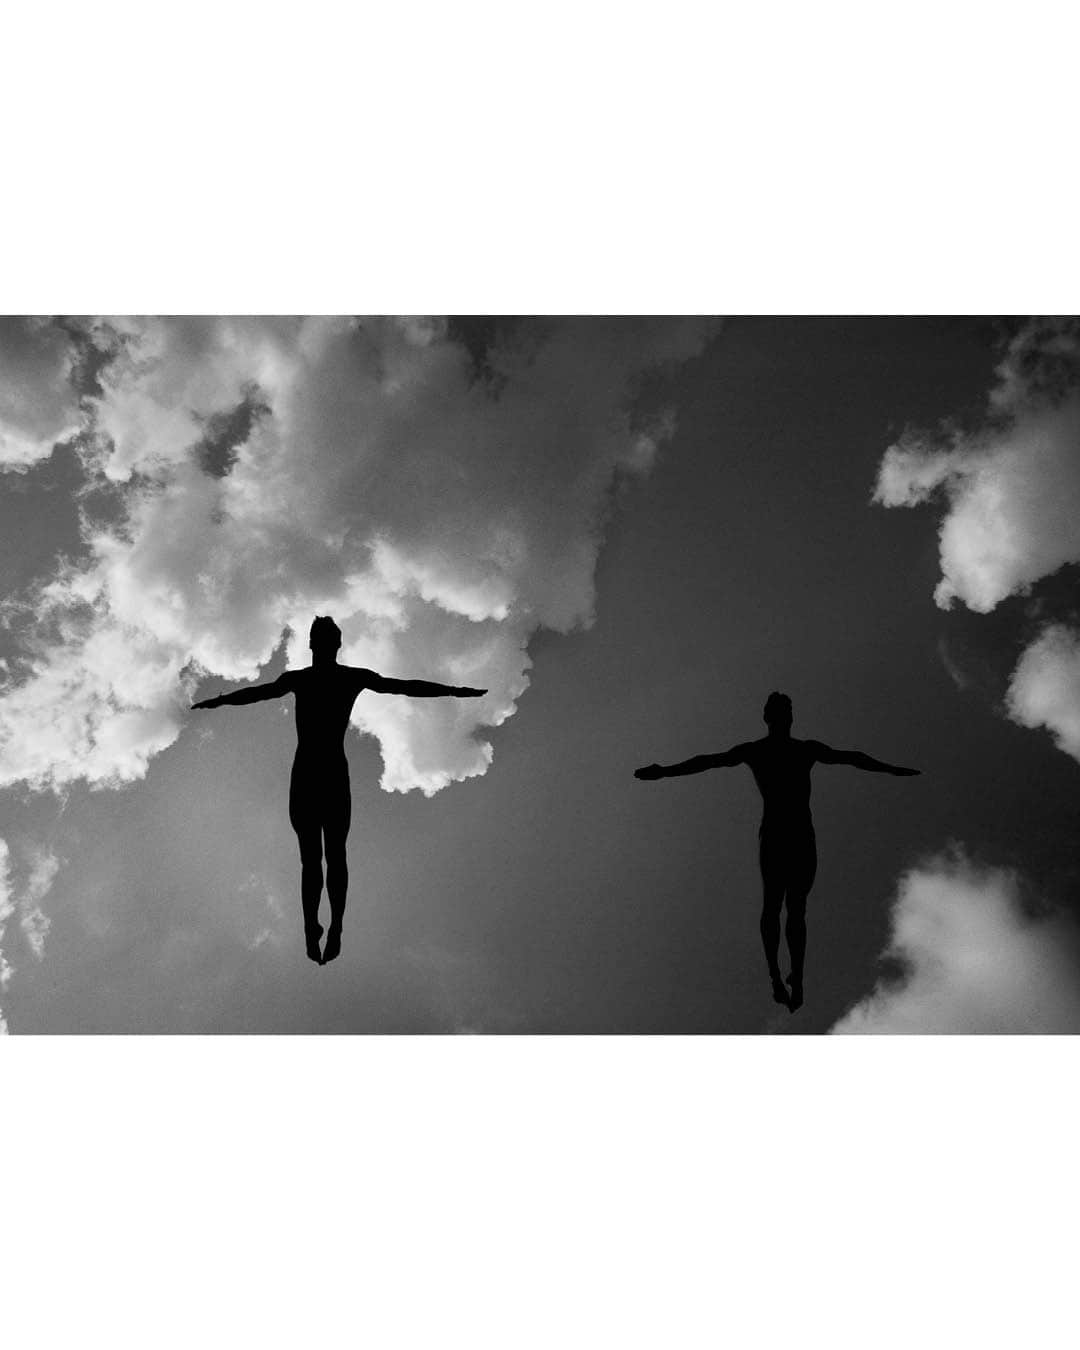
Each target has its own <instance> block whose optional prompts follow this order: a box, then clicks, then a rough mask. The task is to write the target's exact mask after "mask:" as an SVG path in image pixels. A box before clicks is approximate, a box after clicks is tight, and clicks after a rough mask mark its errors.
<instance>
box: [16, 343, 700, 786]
mask: <svg viewBox="0 0 1080 1350" xmlns="http://www.w3.org/2000/svg"><path fill="white" fill-rule="evenodd" d="M87 331H88V332H90V333H92V335H93V341H94V344H95V349H96V350H98V351H100V352H106V353H107V354H108V360H107V361H106V362H105V363H104V364H103V365H102V366H101V367H100V369H98V370H96V371H95V383H94V388H93V390H92V391H90V393H89V394H87V395H86V397H85V398H84V404H85V406H86V408H87V416H88V418H89V419H90V420H89V423H88V430H87V432H86V433H84V435H83V437H82V438H80V454H81V456H82V461H83V463H84V466H85V469H86V473H87V477H88V482H94V483H104V484H109V485H111V486H112V491H113V492H114V494H115V495H116V497H117V498H118V501H119V503H120V507H121V514H122V520H121V523H120V524H119V525H115V524H114V525H112V526H110V527H107V528H106V527H103V526H100V525H95V524H93V523H92V522H91V520H90V519H89V518H88V517H87V518H86V519H85V520H84V543H85V552H86V556H85V557H84V558H83V559H82V560H81V561H79V562H78V563H77V564H74V565H71V564H68V565H65V566H64V567H63V568H61V569H60V570H59V571H58V572H57V574H56V576H54V577H53V578H51V579H50V580H49V581H48V582H47V583H45V584H43V585H42V586H41V587H40V588H39V590H38V592H37V593H36V594H35V595H34V596H33V597H32V603H33V613H32V619H33V622H32V623H31V624H30V626H29V629H28V631H27V633H26V634H25V636H24V646H23V652H22V658H21V663H19V664H16V666H15V667H14V669H13V670H12V671H10V672H8V673H7V675H6V677H5V680H4V683H3V684H0V783H13V782H18V781H23V782H27V783H29V784H31V785H33V786H35V787H39V788H40V787H53V788H56V789H59V788H62V787H63V786H64V785H65V784H67V783H70V782H73V781H75V780H79V779H82V780H85V781H88V782H90V783H91V784H95V785H105V784H112V783H119V782H125V781H131V780H132V779H135V778H138V777H140V776H141V775H143V774H144V773H145V772H146V767H147V764H148V763H149V761H150V759H151V758H152V757H153V756H154V755H155V754H157V753H158V752H159V751H160V750H162V749H164V748H165V747H166V746H168V745H169V744H171V743H172V741H174V740H175V739H176V737H177V735H178V734H179V731H180V727H181V723H182V715H183V710H184V708H185V706H186V703H187V702H188V701H189V694H190V692H191V690H192V689H193V687H194V685H195V683H196V682H197V680H198V679H199V678H201V677H203V676H206V675H213V676H218V677H220V678H221V679H224V680H227V681H230V682H231V681H237V680H247V679H253V678H255V677H256V676H257V675H258V673H259V670H260V668H261V667H262V666H264V665H265V664H266V663H267V661H268V660H269V659H270V657H271V656H272V654H273V652H274V650H275V648H276V646H277V645H278V643H279V642H280V640H281V636H282V633H283V631H284V630H286V629H288V630H289V633H290V636H289V640H288V646H287V653H286V654H287V658H288V661H289V664H290V665H305V664H307V661H308V652H307V630H308V626H309V624H310V622H311V618H312V616H313V615H314V614H315V613H330V614H333V615H334V617H335V618H336V619H337V621H338V623H339V625H340V626H341V629H342V632H343V647H342V654H341V659H342V660H344V661H347V662H349V663H350V664H354V665H364V666H370V667H372V668H374V669H377V670H380V671H382V672H383V673H384V674H387V675H391V676H408V677H415V678H427V679H435V680H440V681H443V682H446V683H451V684H469V685H474V686H480V687H484V688H487V689H488V690H489V691H490V692H489V693H488V695H487V696H486V697H485V698H483V699H480V700H471V701H469V702H468V703H465V702H460V703H459V702H456V701H454V700H434V701H428V702H424V701H421V700H407V699H394V698H387V697H383V698H380V697H379V696H377V695H373V694H365V695H362V696H361V698H360V699H359V700H358V701H357V705H356V708H355V711H354V723H355V724H356V726H357V727H358V728H360V729H361V730H362V731H365V732H369V733H371V734H372V735H374V736H376V737H377V738H378V740H379V743H380V746H381V749H382V756H383V765H384V771H383V776H382V785H383V786H384V787H385V788H388V789H397V790H408V789H410V788H420V789H422V790H423V791H424V792H426V793H431V792H434V791H436V790H438V789H439V788H441V787H443V786H445V785H446V784H447V783H449V782H451V781H454V780H456V779H463V778H467V777H469V776H471V775H475V774H479V773H483V772H484V771H485V769H486V767H487V765H488V764H489V763H490V761H491V757H492V750H491V746H490V744H488V743H487V742H486V741H485V740H484V739H483V736H482V735H478V734H477V733H478V731H481V730H482V728H484V727H492V726H498V725H499V724H500V723H501V722H503V721H505V719H506V718H507V717H509V716H511V715H512V713H513V712H514V710H515V708H516V702H517V699H518V698H520V696H521V694H522V693H523V691H524V690H525V689H526V687H527V685H528V675H527V671H528V669H529V664H530V663H529V659H528V656H527V652H526V648H527V644H528V641H529V638H530V636H531V635H532V634H533V633H534V632H535V631H536V630H537V629H538V628H541V627H544V628H548V629H552V630H554V631H556V632H562V633H565V632H569V631H570V630H572V629H574V628H577V627H583V626H584V627H587V626H588V625H589V624H590V623H591V622H592V619H593V612H594V604H595V595H594V583H593V578H594V571H595V564H596V558H597V554H598V550H599V547H600V542H601V533H602V529H603V524H604V519H605V514H606V512H607V510H608V509H609V505H610V500H611V493H612V489H613V486H614V485H616V484H617V483H618V481H619V479H620V478H621V477H625V476H632V475H636V474H641V473H643V472H646V471H647V470H648V469H649V467H650V466H651V464H652V461H653V459H654V457H655V454H656V452H657V450H658V448H659V446H660V445H661V444H662V443H663V442H664V441H666V440H667V439H669V438H670V436H671V435H672V432H673V430H674V419H673V416H672V414H671V411H670V410H665V409H660V410H658V411H657V412H655V413H654V414H653V416H652V417H651V419H648V420H642V419H641V418H640V417H635V415H634V408H635V401H636V395H637V392H638V388H639V385H640V382H641V380H642V379H643V378H644V377H646V376H648V375H649V374H651V373H652V372H655V371H658V370H663V369H665V368H670V367H672V366H675V365H677V364H678V363H680V362H684V361H686V360H687V359H689V358H691V357H692V356H694V355H696V354H697V353H698V352H699V351H700V350H701V348H702V346H703V344H704V342H705V340H706V339H707V337H708V335H709V333H710V331H711V324H710V323H709V322H708V321H703V320H695V319H687V320H671V319H642V320H628V319H605V320H530V321H527V322H521V323H517V324H510V325H506V326H504V327H503V329H502V330H501V331H500V335H499V339H498V340H497V341H495V342H493V343H492V344H491V346H490V347H489V349H488V350H487V351H486V352H485V356H484V361H483V363H482V366H478V365H477V363H475V362H474V360H473V357H472V356H471V355H470V353H469V351H468V350H467V349H466V347H465V346H464V345H463V343H461V342H459V341H457V340H456V338H455V335H454V333H453V331H452V330H451V329H450V328H448V326H447V325H446V324H445V323H444V322H442V321H438V320H420V319H408V320H391V319H375V320H349V319H336V318H314V319H270V318H257V319H230V318H205V319H165V320H163V319H139V320H109V321H95V322H94V323H93V324H90V325H88V327H87Z"/></svg>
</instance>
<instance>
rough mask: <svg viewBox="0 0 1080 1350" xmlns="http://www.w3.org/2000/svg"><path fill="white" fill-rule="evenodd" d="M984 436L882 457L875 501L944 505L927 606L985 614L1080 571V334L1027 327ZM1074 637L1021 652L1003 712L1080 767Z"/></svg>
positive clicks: (955, 435) (934, 441)
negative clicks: (1037, 729)
mask: <svg viewBox="0 0 1080 1350" xmlns="http://www.w3.org/2000/svg"><path fill="white" fill-rule="evenodd" d="M996 376H997V382H996V384H995V386H994V387H993V388H992V389H991V391H990V393H989V396H988V401H987V410H986V415H985V418H984V423H983V425H982V426H980V427H979V428H977V429H976V430H974V431H970V432H961V431H958V430H956V429H955V428H946V429H945V430H943V431H941V432H938V433H930V434H926V433H907V434H906V435H905V436H904V437H903V438H902V439H901V440H900V441H899V442H898V443H897V444H896V445H893V446H890V447H889V449H888V450H887V451H886V453H885V456H884V458H883V459H882V462H881V466H880V469H879V472H878V478H877V483H876V486H875V489H874V496H873V500H874V501H876V502H879V503H881V504H882V505H884V506H916V505H919V504H920V503H923V502H927V501H930V500H932V499H934V498H935V497H937V496H942V497H944V500H945V502H946V512H945V515H944V518H943V520H942V524H941V530H940V556H941V573H942V576H941V581H940V582H939V584H938V586H937V588H936V590H935V592H934V599H935V600H936V602H937V603H938V605H939V606H941V607H942V608H943V609H948V608H949V607H950V606H951V605H952V603H953V602H954V601H956V600H959V601H961V602H962V603H963V604H965V605H966V606H967V607H968V608H969V609H971V610H974V611H976V612H978V613H980V614H987V613H989V612H990V611H991V610H993V609H994V608H996V606H997V605H999V604H1000V603H1001V602H1002V601H1003V600H1005V599H1006V598H1008V597H1009V596H1011V595H1018V594H1026V593H1027V592H1029V591H1030V589H1031V587H1032V586H1033V585H1034V584H1035V583H1036V582H1038V581H1040V580H1042V579H1043V578H1046V577H1049V576H1052V575H1053V574H1054V573H1056V572H1058V571H1059V570H1060V569H1061V568H1063V567H1065V566H1066V565H1068V564H1073V563H1077V562H1080V324H1078V323H1077V322H1076V321H1073V320H1056V319H1055V320H1041V321H1031V322H1029V323H1027V324H1025V325H1024V326H1023V327H1022V328H1021V329H1020V330H1019V332H1018V333H1017V334H1016V336H1015V337H1014V338H1013V340H1012V342H1011V343H1010V345H1009V348H1008V350H1007V352H1006V354H1005V357H1004V359H1003V360H1002V362H1001V364H1000V365H999V366H998V368H997V372H996ZM1077 640H1078V639H1077V637H1076V636H1075V635H1070V632H1069V630H1068V629H1067V628H1066V627H1065V626H1064V625H1063V624H1060V623H1058V624H1051V625H1048V626H1047V627H1045V628H1044V630H1043V632H1042V634H1041V635H1040V637H1039V638H1037V639H1036V640H1035V641H1034V642H1033V643H1032V644H1031V645H1030V646H1029V647H1028V648H1027V650H1026V651H1025V652H1024V653H1023V655H1022V656H1021V658H1020V660H1019V663H1018V664H1017V666H1016V669H1015V670H1014V672H1013V676H1012V682H1011V686H1010V689H1009V693H1008V697H1007V700H1006V709H1007V711H1008V712H1009V714H1010V716H1012V717H1013V718H1014V719H1015V720H1016V721H1018V722H1020V723H1021V724H1022V725H1025V726H1040V725H1043V726H1047V727H1049V728H1050V729H1051V731H1053V732H1054V733H1055V737H1056V740H1057V743H1058V745H1059V746H1060V747H1061V748H1062V749H1063V750H1065V751H1066V752H1067V753H1069V754H1072V755H1073V756H1074V757H1076V758H1080V733H1078V727H1080V681H1078V680H1077V678H1076V673H1075V667H1076V643H1077Z"/></svg>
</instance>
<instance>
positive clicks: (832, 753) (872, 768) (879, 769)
mask: <svg viewBox="0 0 1080 1350" xmlns="http://www.w3.org/2000/svg"><path fill="white" fill-rule="evenodd" d="M812 744H813V746H814V758H815V759H816V760H817V762H818V763H819V764H850V765H851V767H852V768H853V769H866V770H867V772H868V773H891V774H895V775H896V776H897V777H898V778H913V777H914V776H915V775H916V774H920V773H922V770H921V769H905V768H902V767H901V766H900V765H899V764H886V763H885V761H884V760H881V759H874V757H873V756H872V755H864V754H863V752H862V751H861V750H834V749H833V748H832V746H831V745H823V744H822V743H821V741H814V742H812Z"/></svg>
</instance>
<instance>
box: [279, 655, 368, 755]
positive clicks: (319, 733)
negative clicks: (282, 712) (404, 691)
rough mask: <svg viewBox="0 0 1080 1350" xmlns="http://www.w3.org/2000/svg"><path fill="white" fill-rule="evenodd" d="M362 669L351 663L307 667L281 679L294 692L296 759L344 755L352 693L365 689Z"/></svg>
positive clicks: (291, 671) (354, 698)
mask: <svg viewBox="0 0 1080 1350" xmlns="http://www.w3.org/2000/svg"><path fill="white" fill-rule="evenodd" d="M365 673H366V672H364V671H362V670H357V669H355V668H354V667H352V666H339V665H336V664H335V665H330V666H325V667H323V668H321V669H320V668H319V667H317V666H309V667H307V668H306V669H304V670H287V671H286V672H285V675H284V676H283V678H284V679H285V680H286V681H287V683H288V687H289V689H290V690H291V691H292V693H294V694H295V695H296V758H297V760H302V761H304V762H311V763H318V762H323V763H327V762H333V761H334V760H335V759H338V758H341V759H344V758H345V732H346V731H347V730H348V728H349V717H350V715H351V713H352V709H353V704H354V703H355V702H356V696H357V695H358V694H359V693H360V692H361V691H362V690H364V689H366V688H367V681H366V680H365V679H364V675H365Z"/></svg>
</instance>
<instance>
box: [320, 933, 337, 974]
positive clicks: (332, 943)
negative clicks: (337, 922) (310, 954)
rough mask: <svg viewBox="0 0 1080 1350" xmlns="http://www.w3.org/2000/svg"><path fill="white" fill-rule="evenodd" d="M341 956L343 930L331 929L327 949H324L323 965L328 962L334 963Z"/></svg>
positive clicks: (328, 934)
mask: <svg viewBox="0 0 1080 1350" xmlns="http://www.w3.org/2000/svg"><path fill="white" fill-rule="evenodd" d="M340 954H341V929H340V928H331V929H330V931H329V932H328V933H327V935H326V947H325V948H324V949H323V958H322V959H323V965H326V963H327V961H333V959H334V958H335V957H336V956H339V955H340Z"/></svg>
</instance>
